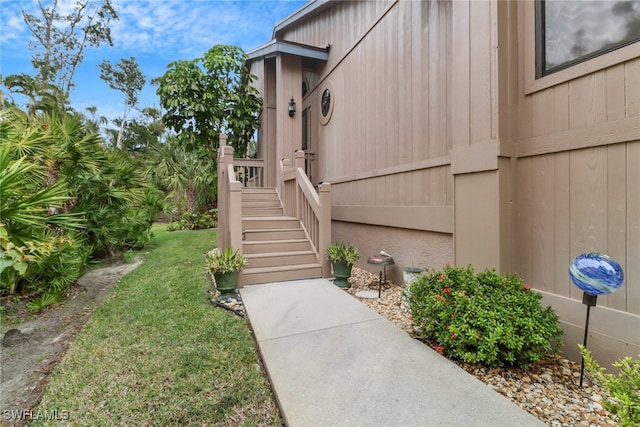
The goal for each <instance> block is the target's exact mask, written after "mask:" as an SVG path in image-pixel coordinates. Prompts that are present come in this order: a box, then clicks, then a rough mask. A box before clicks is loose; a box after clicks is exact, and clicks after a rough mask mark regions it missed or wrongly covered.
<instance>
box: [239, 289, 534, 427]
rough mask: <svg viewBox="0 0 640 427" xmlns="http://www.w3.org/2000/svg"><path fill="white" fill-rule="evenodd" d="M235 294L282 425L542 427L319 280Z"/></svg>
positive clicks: (421, 345)
mask: <svg viewBox="0 0 640 427" xmlns="http://www.w3.org/2000/svg"><path fill="white" fill-rule="evenodd" d="M240 292H241V295H242V299H243V301H244V306H245V309H246V311H247V315H248V317H249V320H250V322H251V325H252V326H253V329H254V332H255V336H256V339H257V342H258V346H259V348H260V352H261V353H262V357H263V360H264V363H265V365H266V368H267V371H268V374H269V376H270V378H271V383H272V385H273V388H274V391H275V394H276V398H277V399H278V403H279V405H280V408H281V410H282V414H283V416H284V418H285V422H286V423H287V425H289V426H293V427H296V426H303V427H311V426H323V427H324V426H461V427H467V426H469V427H476V426H490V427H498V426H505V427H515V426H544V425H545V424H544V423H542V422H541V421H539V420H538V419H536V418H535V417H533V416H532V415H529V414H528V413H527V412H525V411H524V410H522V409H520V408H519V407H518V406H516V405H515V404H514V403H512V402H510V401H509V400H508V399H507V398H506V397H503V396H502V395H500V394H498V393H497V392H495V391H493V390H492V389H491V388H489V387H487V386H486V385H484V384H483V383H482V382H481V381H479V380H478V379H476V378H475V377H474V376H472V375H470V374H468V373H467V372H465V371H464V370H463V369H461V368H459V367H458V366H457V365H455V364H454V363H452V362H450V361H449V360H447V359H446V358H445V357H443V356H441V355H439V354H438V353H437V352H435V351H433V350H432V349H431V348H429V347H428V346H426V345H425V344H423V343H421V342H420V341H417V340H414V339H412V338H411V337H409V336H408V335H407V334H406V333H405V332H404V331H403V330H401V329H400V328H398V327H396V326H395V325H394V324H392V323H391V322H389V321H388V320H387V319H385V318H383V317H381V316H379V315H378V314H377V313H375V312H374V311H372V310H370V309H369V308H368V307H367V306H366V305H364V304H362V303H361V302H360V301H358V300H356V299H355V298H353V297H352V296H350V295H349V294H347V293H346V292H344V291H342V290H340V289H339V288H337V287H336V286H335V285H333V284H332V283H331V282H329V281H328V280H326V279H312V280H300V281H291V282H280V283H271V284H266V285H253V286H246V287H244V288H242V289H241V291H240Z"/></svg>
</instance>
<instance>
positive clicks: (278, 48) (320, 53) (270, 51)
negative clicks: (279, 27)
mask: <svg viewBox="0 0 640 427" xmlns="http://www.w3.org/2000/svg"><path fill="white" fill-rule="evenodd" d="M280 53H286V54H289V55H295V56H300V57H302V58H310V59H317V60H320V61H326V60H328V59H329V49H328V48H319V47H315V46H307V45H302V44H298V43H291V42H285V41H278V40H275V39H274V40H271V41H269V42H268V43H265V44H263V45H262V46H258V47H257V48H255V49H252V50H250V51H249V52H247V61H253V60H256V59H260V58H271V57H274V56H276V55H277V54H280Z"/></svg>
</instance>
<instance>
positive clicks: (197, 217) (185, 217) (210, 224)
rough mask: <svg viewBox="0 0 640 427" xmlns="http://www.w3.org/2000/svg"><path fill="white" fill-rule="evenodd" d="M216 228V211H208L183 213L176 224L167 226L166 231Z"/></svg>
mask: <svg viewBox="0 0 640 427" xmlns="http://www.w3.org/2000/svg"><path fill="white" fill-rule="evenodd" d="M217 226H218V210H217V209H209V210H208V211H206V212H204V213H191V212H185V213H183V214H182V216H181V217H180V219H179V220H178V221H176V222H173V221H172V222H171V223H169V225H167V231H176V230H204V229H207V228H216V227H217Z"/></svg>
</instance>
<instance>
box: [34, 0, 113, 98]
mask: <svg viewBox="0 0 640 427" xmlns="http://www.w3.org/2000/svg"><path fill="white" fill-rule="evenodd" d="M46 3H48V4H46ZM58 3H59V2H58V0H51V2H46V0H44V1H43V0H38V7H39V12H40V14H39V15H36V14H30V13H27V12H25V11H24V10H23V11H22V16H23V18H24V22H25V23H26V24H27V27H28V28H29V30H30V31H31V34H32V35H33V38H34V40H33V41H32V42H31V45H30V46H31V49H32V50H34V51H36V52H37V53H35V54H34V55H33V57H32V59H31V62H32V64H33V67H34V68H35V69H36V71H37V77H36V80H37V81H38V83H40V84H42V85H49V86H54V87H57V88H60V91H61V93H62V95H63V97H64V99H65V100H67V99H68V98H69V93H70V92H71V89H72V88H73V86H74V82H73V80H74V75H75V71H76V68H77V67H78V65H79V64H80V63H81V62H82V60H83V59H84V50H85V48H86V47H87V46H92V47H98V46H100V45H101V44H103V43H108V44H109V45H111V46H112V45H113V42H112V41H111V29H110V28H109V24H110V23H111V21H113V20H117V19H118V15H117V13H116V11H115V9H114V7H113V5H112V4H111V0H77V1H76V2H75V3H74V4H73V8H72V9H71V11H70V12H69V13H67V14H62V13H61V12H60V9H62V7H59V4H58Z"/></svg>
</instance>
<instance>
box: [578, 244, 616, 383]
mask: <svg viewBox="0 0 640 427" xmlns="http://www.w3.org/2000/svg"><path fill="white" fill-rule="evenodd" d="M569 277H571V281H573V283H574V284H575V285H576V286H577V287H578V288H580V289H581V290H582V291H583V292H584V293H583V294H582V303H583V304H584V305H586V306H587V319H586V322H585V325H584V340H583V344H582V345H583V346H584V348H587V337H588V336H589V314H590V311H591V307H595V305H596V303H597V301H598V295H606V294H610V293H611V292H613V291H615V290H617V289H618V288H619V287H620V286H622V281H623V280H624V273H623V272H622V267H620V264H618V263H617V262H616V261H615V260H613V259H612V258H610V257H609V256H608V255H605V254H600V253H596V252H588V253H584V254H582V255H578V256H577V257H575V258H574V259H573V261H571V264H569ZM583 378H584V356H583V357H582V364H581V367H580V387H582V381H583Z"/></svg>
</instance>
